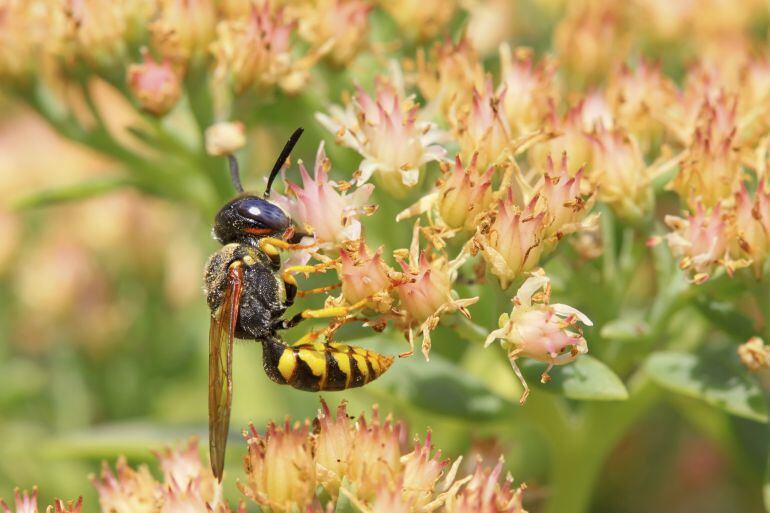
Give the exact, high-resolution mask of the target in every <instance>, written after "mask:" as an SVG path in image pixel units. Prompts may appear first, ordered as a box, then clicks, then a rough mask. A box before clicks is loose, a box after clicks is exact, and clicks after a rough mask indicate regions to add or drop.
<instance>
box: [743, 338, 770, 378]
mask: <svg viewBox="0 0 770 513" xmlns="http://www.w3.org/2000/svg"><path fill="white" fill-rule="evenodd" d="M738 357H739V358H740V359H741V363H742V364H743V365H745V366H746V368H748V369H749V370H750V371H758V370H759V369H763V368H764V369H767V368H770V346H767V345H765V341H764V340H762V339H761V338H760V337H751V338H750V339H749V340H748V341H746V342H744V343H743V344H741V345H740V346H738Z"/></svg>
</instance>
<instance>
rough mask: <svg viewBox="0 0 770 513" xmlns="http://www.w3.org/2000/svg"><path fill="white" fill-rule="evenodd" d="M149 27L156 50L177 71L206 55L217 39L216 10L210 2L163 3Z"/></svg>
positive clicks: (168, 0) (170, 0) (177, 0)
mask: <svg viewBox="0 0 770 513" xmlns="http://www.w3.org/2000/svg"><path fill="white" fill-rule="evenodd" d="M158 7H159V9H158V17H157V19H156V20H155V21H154V22H153V23H152V24H151V25H150V32H151V35H152V43H153V48H155V49H156V50H157V51H158V52H159V53H160V54H161V55H162V56H163V57H164V58H165V59H168V60H169V61H171V62H172V63H173V64H174V65H175V66H176V67H177V68H178V69H184V68H185V67H186V66H187V63H188V62H189V61H190V59H199V58H201V57H203V56H204V55H205V52H206V51H207V50H208V47H209V45H210V44H211V41H212V40H213V39H214V33H215V27H216V21H217V16H216V6H215V5H214V2H212V1H211V0H160V1H159V2H158Z"/></svg>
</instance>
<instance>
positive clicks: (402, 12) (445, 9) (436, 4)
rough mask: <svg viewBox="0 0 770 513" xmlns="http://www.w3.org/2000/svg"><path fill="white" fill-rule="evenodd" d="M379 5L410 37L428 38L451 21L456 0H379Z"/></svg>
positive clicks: (456, 4) (455, 7)
mask: <svg viewBox="0 0 770 513" xmlns="http://www.w3.org/2000/svg"><path fill="white" fill-rule="evenodd" d="M379 3H380V5H381V6H382V8H383V9H384V10H385V11H386V12H387V13H388V14H390V15H391V16H392V17H393V19H394V20H395V22H396V23H397V24H398V26H399V27H400V28H401V29H402V30H403V31H405V32H406V33H407V35H408V36H409V37H411V38H416V39H419V40H425V39H430V38H432V37H435V36H436V35H438V34H439V33H440V32H441V31H442V30H443V29H444V28H445V27H446V26H447V24H448V23H449V22H450V21H451V19H452V16H454V13H455V11H456V10H457V7H458V1H457V0H381V1H380V2H379Z"/></svg>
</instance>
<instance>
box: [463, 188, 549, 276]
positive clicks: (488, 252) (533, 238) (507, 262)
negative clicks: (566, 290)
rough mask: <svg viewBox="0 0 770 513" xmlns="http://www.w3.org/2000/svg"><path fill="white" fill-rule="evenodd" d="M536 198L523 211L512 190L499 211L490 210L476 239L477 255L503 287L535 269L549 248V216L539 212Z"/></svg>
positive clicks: (498, 205) (496, 209)
mask: <svg viewBox="0 0 770 513" xmlns="http://www.w3.org/2000/svg"><path fill="white" fill-rule="evenodd" d="M538 200H539V198H538V197H537V196H536V197H535V198H533V199H532V201H530V202H529V203H528V204H527V206H526V207H525V208H524V209H523V210H522V209H520V208H519V206H518V204H517V200H516V198H515V197H514V192H513V188H509V189H508V190H507V192H506V193H504V194H503V196H502V198H500V199H499V200H498V201H497V203H496V205H495V208H491V209H489V210H488V211H487V213H486V217H485V218H484V220H483V221H482V222H481V223H480V224H479V228H478V230H477V231H476V234H475V235H474V237H473V247H474V252H478V253H481V256H482V257H483V259H484V261H485V262H486V264H487V266H489V270H490V272H491V273H492V274H494V275H495V276H496V277H497V279H498V280H499V281H500V286H501V287H502V288H504V289H505V288H508V286H509V285H510V284H511V283H512V282H513V281H514V280H515V279H516V278H517V277H519V276H521V275H522V274H523V273H525V272H527V271H529V270H531V269H534V268H535V267H536V266H537V264H538V262H539V260H540V256H541V255H542V254H543V251H544V249H545V247H544V244H543V242H544V239H545V237H546V230H547V228H548V222H547V221H548V220H547V218H546V215H547V213H546V212H545V211H538V210H537V209H536V205H537V202H538Z"/></svg>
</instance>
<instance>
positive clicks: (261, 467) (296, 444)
mask: <svg viewBox="0 0 770 513" xmlns="http://www.w3.org/2000/svg"><path fill="white" fill-rule="evenodd" d="M245 437H246V442H247V444H248V447H249V452H248V455H247V456H246V458H245V459H244V470H245V472H246V482H245V483H238V488H240V490H241V492H243V494H244V495H245V496H246V497H247V498H249V499H251V500H253V501H254V502H256V503H257V504H259V505H260V506H266V507H269V508H270V509H271V511H275V512H280V513H289V512H291V511H294V510H295V508H296V509H297V510H299V511H305V510H307V509H308V507H309V506H311V504H312V503H313V502H314V499H315V487H316V472H315V462H314V459H313V444H312V440H311V438H310V437H309V431H308V425H307V424H304V425H299V424H297V425H295V426H293V427H292V426H291V425H290V424H289V421H288V420H287V421H286V423H285V424H284V426H283V427H277V426H276V425H275V424H274V423H270V424H269V425H268V426H267V430H266V431H265V434H264V435H260V434H259V433H258V432H257V430H256V428H255V427H254V425H253V424H252V425H250V427H249V431H247V432H246V433H245Z"/></svg>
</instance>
